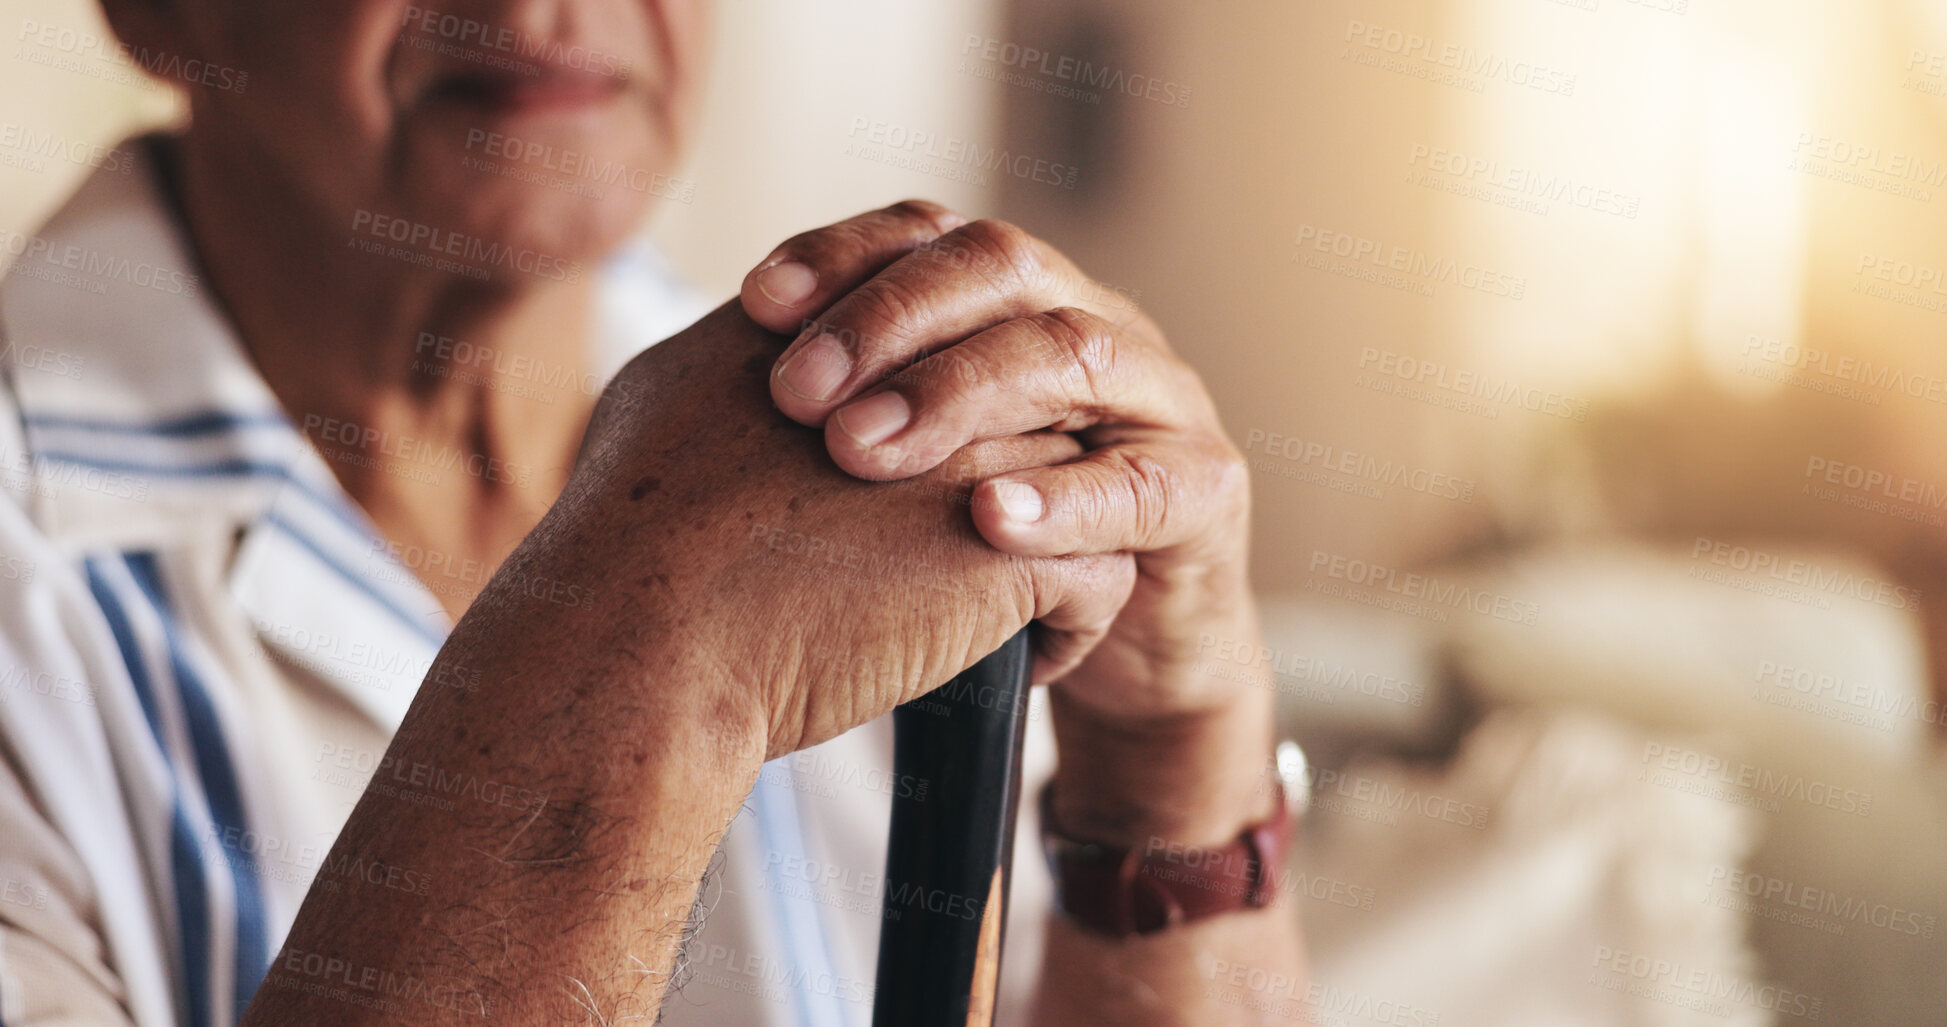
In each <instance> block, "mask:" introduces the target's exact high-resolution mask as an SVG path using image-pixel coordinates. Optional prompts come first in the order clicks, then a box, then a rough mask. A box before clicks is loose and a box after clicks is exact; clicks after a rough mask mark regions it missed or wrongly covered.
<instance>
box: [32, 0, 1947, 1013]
mask: <svg viewBox="0 0 1947 1027" xmlns="http://www.w3.org/2000/svg"><path fill="white" fill-rule="evenodd" d="M0 11H4V12H5V14H4V21H3V22H0V24H4V25H6V26H7V27H8V35H9V37H11V38H9V39H8V40H7V42H6V46H7V47H8V53H9V56H10V58H11V59H10V60H8V61H5V62H0V76H4V77H0V229H4V230H6V231H9V232H28V231H31V230H32V226H33V225H34V224H35V223H36V222H37V221H38V220H39V219H40V218H41V217H43V216H45V215H46V214H47V213H48V212H49V211H50V210H51V209H52V208H53V206H54V205H55V204H57V203H58V202H59V201H60V199H61V198H62V197H63V196H64V195H65V194H66V192H67V191H68V190H70V189H72V188H73V187H74V185H75V184H76V183H77V181H78V179H79V177H80V176H82V175H83V174H85V173H86V172H87V171H88V170H89V164H90V163H99V162H100V161H99V159H97V160H93V161H91V160H89V159H87V158H86V157H85V156H83V157H82V158H81V159H76V158H75V157H74V155H76V154H82V155H86V154H89V153H95V154H97V155H98V154H99V153H100V152H101V151H99V150H91V149H89V148H90V147H106V146H110V145H112V144H113V143H114V142H115V141H116V140H118V139H120V138H122V137H123V136H125V135H126V134H128V133H130V132H132V131H136V130H138V129H140V128H142V127H145V126H150V125H155V124H160V123H164V122H166V121H168V120H169V119H170V118H172V117H174V116H175V111H176V105H175V102H174V99H173V97H172V96H171V95H170V94H169V93H168V91H167V90H166V89H165V88H163V87H162V86H159V85H154V84H149V83H145V82H141V81H139V80H137V79H135V78H134V77H133V76H132V74H130V73H125V71H124V69H120V68H116V67H114V66H113V65H104V66H101V67H94V66H88V67H82V68H80V70H77V68H76V67H75V66H73V65H71V64H63V63H62V62H60V61H58V60H53V59H43V58H51V57H53V56H55V55H49V54H41V53H39V51H38V50H37V49H36V46H35V44H34V43H33V42H32V40H31V39H29V38H28V35H29V34H28V33H27V32H25V31H22V30H20V26H22V25H24V24H25V23H27V22H30V21H37V22H41V23H58V24H61V25H64V26H71V27H74V28H76V29H77V30H82V31H95V32H105V29H103V28H102V27H101V26H100V24H99V18H98V15H97V14H96V13H95V10H94V7H93V5H92V4H91V3H88V2H86V0H33V2H31V3H29V2H27V0H6V2H5V3H0ZM1943 12H1947V8H1943V7H1942V6H1941V5H1939V4H1938V3H1933V2H1929V0H1855V2H1849V3H1839V2H1837V0H1787V2H1777V0H1768V2H1760V0H1479V2H1469V3H1465V4H1460V3H1451V4H1427V3H1422V2H1415V0H1305V2H1302V3H1290V2H1272V0H1232V2H1229V3H1225V4H1222V5H1217V6H1215V7H1211V6H1207V5H1206V6H1198V5H1187V4H1180V3H1164V2H1160V0H1119V2H1116V3H1107V2H1091V0H933V2H930V3H926V4H910V3H895V2H892V0H852V2H848V3H843V4H833V5H816V6H814V5H803V4H792V3H786V2H783V0H739V2H737V3H730V4H723V5H721V6H720V10H719V25H718V30H717V49H718V51H719V54H718V58H717V62H716V65H715V69H714V74H713V85H712V89H711V93H710V99H709V110H708V113H707V114H706V117H705V119H704V124H705V126H706V128H705V131H704V134H703V136H702V138H701V141H700V145H699V147H698V148H697V151H696V153H695V154H694V157H693V159H692V161H691V162H690V164H689V167H688V169H687V170H686V172H685V175H686V178H687V180H688V183H689V184H690V185H692V186H693V189H690V190H686V191H685V193H684V195H685V196H686V197H687V199H686V201H684V202H672V203H670V204H668V205H667V208H666V209H665V210H663V211H662V212H661V213H660V215H659V217H658V220H657V222H656V223H655V225H654V226H653V231H654V232H655V234H656V237H657V238H658V239H659V241H660V242H661V244H662V246H663V248H664V249H665V250H666V251H667V252H668V254H669V255H670V257H671V259H672V260H673V262H674V263H675V264H676V265H677V266H678V267H680V268H681V269H682V270H683V271H684V273H685V274H687V275H688V276H689V277H690V278H691V279H692V280H693V281H695V282H696V283H697V284H698V285H699V286H700V287H701V288H702V289H704V290H705V291H707V292H709V293H711V294H713V295H728V294H730V293H731V292H732V291H733V290H734V289H735V287H736V283H737V282H738V281H739V279H740V278H741V275H742V273H743V271H744V270H746V269H747V268H748V267H750V266H751V264H752V263H753V262H754V261H755V260H756V259H758V258H759V257H761V256H762V255H763V254H765V253H766V252H768V251H769V250H770V248H771V247H772V246H774V245H775V244H776V243H777V242H778V241H780V240H781V239H782V238H784V237H785V236H786V235H789V234H791V233H794V232H797V231H800V230H803V229H805V228H809V227H813V226H815V225H819V224H823V223H826V222H830V221H833V220H836V219H839V218H841V217H844V216H847V215H850V214H852V213H856V212H858V211H860V210H863V209H866V208H869V207H874V206H880V205H883V204H885V203H888V202H891V201H893V200H897V199H900V198H903V197H907V196H922V197H928V198H933V199H937V200H940V201H942V202H944V203H947V204H949V205H951V206H954V207H957V208H959V209H961V210H963V211H966V212H970V213H977V214H984V215H995V216H1002V217H1006V218H1009V219H1012V220H1015V221H1018V222H1020V223H1022V224H1024V225H1025V226H1027V227H1028V228H1030V229H1031V230H1033V231H1035V232H1037V233H1038V234H1040V235H1042V236H1043V237H1045V238H1047V239H1049V240H1050V241H1052V242H1053V243H1055V244H1056V245H1057V246H1058V247H1060V248H1062V249H1063V250H1065V251H1066V252H1067V253H1069V254H1070V255H1071V256H1072V257H1073V258H1074V259H1075V260H1076V261H1077V262H1078V263H1079V264H1081V265H1082V266H1083V267H1084V268H1087V269H1088V270H1089V271H1090V272H1091V273H1092V274H1093V275H1095V276H1096V277H1097V278H1098V279H1099V281H1100V282H1101V283H1103V286H1104V287H1107V288H1110V289H1113V290H1116V291H1117V292H1119V293H1122V294H1123V295H1126V296H1129V297H1132V298H1134V299H1136V300H1138V301H1139V302H1140V303H1141V304H1142V305H1143V306H1144V307H1145V308H1146V309H1148V310H1149V311H1150V312H1151V313H1152V314H1153V315H1154V316H1155V317H1156V318H1157V320H1158V321H1160V322H1161V323H1162V324H1163V326H1164V327H1165V328H1166V329H1167V330H1168V331H1169V333H1170V335H1171V338H1172V340H1173V342H1174V344H1175V345H1176V346H1177V347H1178V349H1179V350H1180V351H1181V352H1182V353H1183V354H1184V355H1185V356H1186V357H1187V358H1188V359H1189V360H1190V361H1191V362H1192V363H1193V364H1195V365H1196V366H1197V367H1198V368H1199V369H1200V370H1201V371H1202V372H1203V374H1204V375H1205V377H1206V379H1207V381H1208V382H1209V385H1210V388H1211V390H1212V392H1213V393H1214V394H1215V396H1216V397H1217V400H1218V402H1219V405H1220V408H1221V409H1222V410H1223V412H1224V416H1225V420H1226V423H1227V425H1228V427H1229V429H1230V431H1231V434H1232V435H1233V437H1234V438H1235V441H1236V443H1237V445H1238V446H1239V447H1240V448H1242V449H1243V450H1244V451H1245V452H1246V455H1247V457H1248V458H1249V460H1250V462H1251V464H1252V467H1253V470H1254V472H1255V474H1254V479H1255V489H1256V497H1257V505H1256V511H1257V512H1256V525H1255V536H1254V547H1255V550H1254V552H1255V560H1256V572H1257V579H1256V580H1257V583H1258V586H1259V588H1260V590H1261V592H1262V593H1263V596H1264V602H1265V616H1266V624H1267V628H1268V631H1269V635H1270V639H1271V645H1270V648H1269V650H1268V651H1267V650H1257V651H1252V652H1238V651H1236V650H1234V649H1233V648H1232V647H1229V646H1226V645H1223V644H1222V641H1221V640H1213V642H1212V645H1211V646H1210V651H1209V653H1208V656H1209V659H1211V660H1212V661H1213V663H1218V664H1223V665H1226V666H1227V667H1228V669H1230V670H1231V671H1233V672H1234V673H1236V674H1237V675H1239V676H1240V679H1245V680H1251V681H1254V682H1257V683H1260V684H1262V685H1263V686H1264V687H1267V688H1273V689H1276V690H1277V691H1278V693H1279V694H1280V696H1281V699H1282V702H1283V706H1282V709H1283V716H1284V718H1285V722H1286V726H1287V728H1288V730H1289V732H1290V733H1291V734H1293V735H1294V736H1295V737H1297V738H1298V739H1299V740H1301V741H1302V742H1304V743H1305V745H1306V747H1307V749H1308V751H1309V753H1310V755H1311V770H1310V771H1309V773H1310V776H1311V779H1312V784H1313V795H1312V800H1311V803H1312V804H1311V809H1310V810H1309V812H1308V814H1307V819H1306V821H1305V828H1304V837H1305V844H1304V851H1303V852H1302V853H1301V854H1300V859H1299V862H1298V863H1297V864H1295V865H1294V867H1293V868H1292V871H1291V872H1292V873H1293V874H1294V878H1293V881H1294V882H1295V883H1294V885H1293V888H1292V890H1291V894H1292V895H1293V898H1292V900H1291V902H1292V905H1293V908H1294V912H1295V915H1299V916H1302V917H1304V918H1305V920H1306V922H1307V925H1308V928H1309V931H1310V939H1311V945H1312V947H1313V950H1314V959H1315V963H1316V972H1317V978H1318V979H1317V982H1316V983H1315V984H1314V985H1313V986H1312V988H1311V989H1310V990H1309V991H1307V992H1304V993H1303V994H1299V995H1283V996H1251V995H1248V994H1244V993H1243V989H1240V990H1239V994H1238V995H1237V996H1236V999H1237V1001H1238V1002H1239V1004H1240V1006H1243V1005H1245V1004H1246V1003H1254V1004H1256V1005H1263V1006H1268V1007H1270V1008H1272V1009H1273V1011H1274V1012H1275V1013H1276V1014H1277V1015H1279V1016H1281V1017H1283V1018H1284V1019H1285V1020H1287V1021H1289V1022H1304V1023H1329V1024H1337V1023H1345V1024H1397V1025H1408V1024H1412V1025H1430V1024H1477V1023H1478V1024H1516V1023H1536V1024H1542V1023H1548V1024H1561V1023H1577V1024H1688V1023H1709V1024H1723V1023H1732V1024H1763V1023H1791V1022H1796V1021H1801V1020H1804V1021H1814V1020H1815V1021H1819V1022H1826V1023H1844V1024H1939V1023H1942V1022H1947V975H1944V974H1942V973H1941V972H1940V971H1941V968H1942V967H1943V966H1947V939H1944V938H1943V937H1942V929H1943V925H1940V924H1939V922H1938V921H1939V918H1940V917H1942V916H1943V915H1947V795H1943V787H1942V782H1943V779H1947V774H1944V773H1943V772H1944V771H1947V764H1943V761H1942V758H1941V747H1940V738H1941V731H1942V725H1943V719H1947V718H1943V715H1942V708H1941V705H1940V702H1939V699H1940V697H1941V695H1942V694H1943V690H1942V688H1941V685H1940V682H1941V681H1942V680H1943V679H1947V672H1943V670H1942V668H1943V666H1947V660H1943V657H1947V644H1943V640H1947V444H1943V440H1947V231H1943V230H1944V229H1947V13H1943ZM49 139H53V140H57V141H59V142H60V143H61V144H62V145H61V146H58V147H55V148H54V150H53V151H50V150H49V149H48V148H46V147H44V146H41V147H38V148H37V146H36V143H37V142H39V143H45V141H47V140H49ZM956 143H957V145H954V144H956ZM968 144H973V145H974V146H975V147H976V148H978V149H979V150H981V151H985V150H986V149H988V148H995V149H998V150H1000V151H1004V152H1005V153H1006V154H1007V155H1009V158H1010V159H1009V161H1008V162H1007V163H1005V164H1003V165H1001V166H998V167H996V166H990V165H982V164H980V163H978V162H969V161H967V160H965V159H959V158H956V157H954V156H951V155H950V154H957V153H964V152H966V147H967V146H968ZM50 152H55V155H53V156H49V155H48V154H49V153H50ZM943 154H945V155H944V156H943ZM1018 158H1025V160H1020V159H1018ZM1036 168H1040V169H1042V170H1041V171H1036V170H1034V169H1036ZM1048 169H1054V170H1053V172H1052V173H1048ZM1017 170H1018V171H1019V172H1020V173H1016V171H1017ZM1213 986H1214V985H1213Z"/></svg>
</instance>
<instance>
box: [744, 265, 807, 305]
mask: <svg viewBox="0 0 1947 1027" xmlns="http://www.w3.org/2000/svg"><path fill="white" fill-rule="evenodd" d="M816 288H818V272H816V271H813V270H812V269H811V268H809V267H807V266H805V265H803V264H800V263H798V262H797V261H795V260H787V261H785V262H784V263H782V264H773V265H771V266H770V267H767V268H765V269H764V270H762V271H759V272H757V291H758V292H761V293H763V294H764V296H765V298H766V299H769V300H770V301H771V302H772V303H775V304H777V305H778V306H781V307H795V306H797V305H798V304H800V303H803V302H804V300H805V297H807V296H809V295H811V291H812V290H813V289H816Z"/></svg>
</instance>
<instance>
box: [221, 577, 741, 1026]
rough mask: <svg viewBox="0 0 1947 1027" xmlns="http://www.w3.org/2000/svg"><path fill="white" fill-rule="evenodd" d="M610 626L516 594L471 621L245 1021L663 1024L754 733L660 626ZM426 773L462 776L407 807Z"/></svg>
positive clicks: (615, 621)
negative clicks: (442, 792) (459, 683)
mask: <svg viewBox="0 0 1947 1027" xmlns="http://www.w3.org/2000/svg"><path fill="white" fill-rule="evenodd" d="M602 619H603V620H604V621H606V623H605V624H595V623H594V622H593V620H594V619H593V618H591V617H590V616H589V614H588V613H587V612H577V611H572V610H567V609H564V608H561V607H552V608H549V607H548V604H545V603H538V604H537V603H522V602H518V601H517V602H514V603H510V604H503V605H499V606H496V605H495V604H494V603H492V602H486V603H482V604H478V605H476V607H475V609H474V610H473V611H472V612H470V613H469V614H468V616H467V618H466V619H465V620H464V621H462V623H461V625H460V626H459V627H458V628H457V629H456V630H455V632H454V635H453V637H452V639H451V640H450V641H449V642H448V644H447V645H446V647H445V648H444V649H443V650H442V651H441V653H440V656H439V659H438V660H437V661H436V663H435V664H434V667H433V669H432V671H431V672H430V673H429V675H428V678H427V683H426V684H425V685H424V686H423V687H422V689H421V693H420V695H419V697H418V698H417V699H416V700H415V702H414V703H413V706H412V709H411V710H410V712H409V713H408V715H407V717H406V720H405V723H404V724H403V725H402V727H401V728H400V730H399V733H398V735H397V737H396V738H395V739H394V741H393V744H392V746H391V747H390V749H389V750H388V751H387V755H386V759H385V761H384V763H383V764H382V766H381V767H380V769H379V771H378V772H377V773H375V775H374V779H373V781H372V782H371V783H370V784H369V785H368V786H367V789H366V791H365V794H364V796H363V797H362V798H361V800H360V801H359V803H358V805H357V807H356V809H354V810H353V812H352V815H351V818H350V820H349V821H348V822H347V823H346V825H345V828H344V831H343V832H342V833H341V834H340V835H339V837H338V841H337V844H336V845H335V846H333V848H332V851H331V855H330V856H329V857H328V858H327V862H326V865H325V871H324V872H321V873H320V874H319V881H318V883H317V884H314V885H313V887H312V889H311V892H310V894H309V895H308V896H307V897H306V900H305V903H304V906H303V909H302V910H301V912H300V913H299V915H298V918H297V922H296V925H295V926H294V927H293V929H292V931H291V933H290V935H289V938H288V940H287V941H286V943H285V946H284V950H283V951H282V952H281V953H279V954H278V956H277V957H276V959H275V960H274V962H273V963H272V965H271V968H270V973H269V976H268V978H267V979H266V981H265V983H264V986H263V987H262V988H261V989H260V990H259V992H258V996H257V999H256V1001H254V1002H253V1003H252V1004H251V1007H250V1011H249V1015H248V1016H247V1017H246V1018H245V1021H244V1023H245V1024H246V1025H247V1027H260V1025H270V1024H286V1023H334V1024H348V1025H357V1024H365V1023H379V1022H384V1023H409V1024H435V1023H447V1022H459V1021H462V1020H471V1021H474V1022H478V1021H479V1020H480V1019H481V1017H482V1016H483V1015H485V1016H486V1017H488V1018H490V1019H492V1020H494V1021H495V1022H503V1023H523V1024H552V1023H557V1022H559V1023H570V1022H572V1023H584V1022H622V1021H624V1020H629V1019H632V1018H636V1017H640V1018H642V1019H644V1020H645V1021H646V1020H653V1019H654V1016H655V1011H656V1010H657V1008H658V1007H659V1006H660V1003H661V1001H662V998H663V996H664V994H665V992H666V991H667V989H668V988H669V985H670V970H671V965H672V963H673V961H674V959H675V956H676V954H677V950H678V948H679V947H680V944H681V941H682V938H683V935H684V933H685V927H686V925H687V923H688V919H689V916H690V911H691V907H692V905H693V902H694V899H695V896H696V892H697V886H698V883H699V881H700V880H701V878H702V877H703V876H704V874H705V872H706V870H707V867H708V862H709V860H710V858H711V855H712V853H713V852H714V850H715V848H716V846H717V844H718V842H719V840H720V839H721V838H722V836H723V833H724V831H725V830H726V828H727V827H728V824H729V821H730V819H731V817H732V816H733V815H734V813H735V812H736V810H737V808H738V805H739V804H740V803H741V802H742V801H743V798H744V796H745V795H746V794H747V793H748V791H749V789H750V786H751V784H752V783H753V782H754V781H755V779H756V774H757V771H758V767H759V765H760V763H761V760H762V755H763V738H764V735H763V733H762V728H761V725H759V724H755V723H751V722H749V721H750V718H749V717H748V716H747V715H746V714H745V713H744V712H743V711H744V707H743V705H742V704H739V703H734V702H730V701H728V700H725V699H719V698H717V697H716V696H714V695H713V694H712V693H711V691H710V690H708V689H705V688H701V687H698V686H697V685H696V681H697V679H698V678H699V677H700V675H690V674H687V673H686V672H685V670H684V668H686V667H691V666H693V664H692V663H691V662H690V661H688V660H687V659H685V658H684V657H683V656H682V654H681V653H680V651H676V650H674V646H673V642H669V641H666V640H663V639H658V638H657V637H655V633H656V631H657V630H659V629H655V628H645V627H644V626H642V625H641V624H624V623H622V622H623V621H625V620H626V619H625V618H621V617H614V616H607V617H604V618H602ZM456 671H457V672H458V673H455V672H456ZM475 671H477V672H478V678H477V682H478V683H477V684H474V685H471V686H470V687H466V688H451V687H444V686H443V685H442V682H444V681H450V680H464V681H469V682H472V681H474V680H476V679H475V678H474V677H473V672H475ZM718 694H721V693H718ZM430 780H438V781H444V782H449V783H450V782H455V781H457V782H462V785H461V786H460V787H457V788H455V789H454V790H453V792H452V793H450V801H442V802H441V803H440V804H432V803H423V804H422V803H420V802H414V801H412V798H413V795H412V790H413V784H414V783H415V782H425V781H430ZM428 791H431V789H430V788H429V789H428ZM379 866H382V867H384V868H387V869H386V870H384V871H382V872H379V873H377V874H373V873H370V872H365V873H335V872H332V870H333V868H344V867H379ZM408 875H409V876H408ZM373 879H377V880H381V881H384V880H390V881H394V882H399V881H406V882H411V883H412V885H413V887H411V888H409V889H404V890H402V889H400V888H397V887H392V888H388V887H384V886H377V885H370V884H368V883H367V882H368V881H370V880H373Z"/></svg>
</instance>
